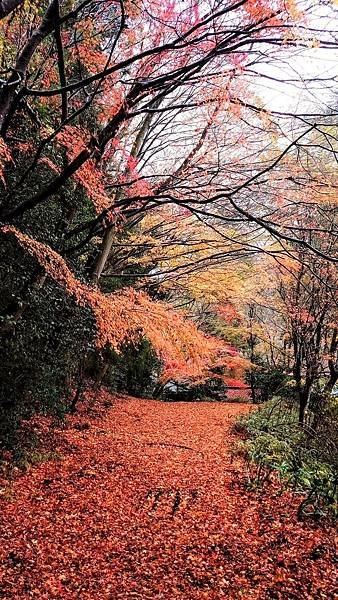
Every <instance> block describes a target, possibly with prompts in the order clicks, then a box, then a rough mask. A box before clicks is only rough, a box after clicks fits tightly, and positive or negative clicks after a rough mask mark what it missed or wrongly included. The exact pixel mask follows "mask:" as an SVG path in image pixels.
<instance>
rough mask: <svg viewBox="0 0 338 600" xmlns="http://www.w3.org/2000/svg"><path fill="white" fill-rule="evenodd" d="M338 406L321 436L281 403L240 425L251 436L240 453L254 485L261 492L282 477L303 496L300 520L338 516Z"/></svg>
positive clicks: (265, 407) (328, 409)
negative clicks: (303, 425)
mask: <svg viewBox="0 0 338 600" xmlns="http://www.w3.org/2000/svg"><path fill="white" fill-rule="evenodd" d="M335 402H337V401H335ZM333 404H334V402H333V401H332V402H331V403H328V405H327V407H326V416H325V414H323V415H322V420H321V428H320V429H319V430H318V431H313V430H312V429H311V428H309V429H306V428H300V427H299V426H298V424H297V411H296V410H295V408H294V407H293V404H290V403H287V402H286V401H284V400H280V399H279V400H273V401H270V402H267V403H266V404H264V405H263V406H262V407H260V408H259V409H258V410H256V411H255V412H253V413H251V414H250V415H248V416H246V417H244V418H242V419H241V420H240V422H239V423H238V425H237V427H239V428H240V429H241V430H242V431H243V430H244V431H245V432H246V434H247V439H245V440H244V441H242V442H241V443H240V451H241V452H242V453H243V454H244V455H245V459H246V465H247V472H248V482H249V485H250V486H260V485H262V484H263V483H264V482H266V481H268V480H269V479H270V478H271V477H272V476H273V475H275V474H277V475H278V476H279V478H280V480H281V482H284V483H285V484H286V485H288V486H291V487H292V488H293V489H295V491H296V492H298V493H300V494H302V495H303V496H304V497H303V500H302V502H301V503H300V506H299V510H298V514H299V517H300V518H301V517H302V516H304V515H311V516H313V517H320V516H323V515H325V514H327V513H330V514H331V515H333V516H335V517H336V516H337V515H338V470H337V460H338V459H337V445H336V440H335V436H336V433H334V430H335V427H337V426H336V425H335V424H334V420H332V411H333V410H336V409H333V406H332V405H333Z"/></svg>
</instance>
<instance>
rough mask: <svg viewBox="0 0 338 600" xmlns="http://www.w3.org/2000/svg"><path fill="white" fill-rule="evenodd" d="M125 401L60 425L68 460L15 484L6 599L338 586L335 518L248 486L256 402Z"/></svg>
mask: <svg viewBox="0 0 338 600" xmlns="http://www.w3.org/2000/svg"><path fill="white" fill-rule="evenodd" d="M111 401H112V398H111V397H110V396H108V395H107V394H102V397H101V399H100V403H99V404H97V405H95V406H94V408H92V409H91V411H90V412H89V413H88V407H82V409H81V412H80V414H79V415H76V416H74V417H70V418H69V419H68V421H67V425H66V426H64V427H63V428H61V429H60V430H58V431H56V432H55V434H53V439H54V442H55V440H56V441H57V443H58V452H59V454H60V455H61V456H62V458H61V460H50V461H48V462H46V463H43V464H40V465H38V466H35V467H33V468H32V469H30V470H29V471H28V472H27V473H26V474H24V475H22V474H20V473H19V472H15V473H14V474H13V481H12V483H11V484H10V485H8V484H6V483H5V482H3V488H2V500H1V535H0V542H1V544H0V555H1V587H0V598H3V599H8V600H9V599H14V598H15V599H20V600H25V599H28V598H36V599H37V598H41V599H46V600H49V599H52V598H53V599H54V598H59V599H62V600H75V599H81V600H87V599H88V600H96V599H99V600H108V599H109V600H115V599H116V600H127V599H140V600H147V599H165V600H172V599H176V598H178V599H182V600H195V599H200V598H208V599H210V600H216V599H223V598H224V599H229V600H232V599H240V598H243V599H251V598H252V599H257V600H263V599H265V598H266V599H285V600H295V599H297V600H298V599H299V600H305V599H311V600H319V599H324V598H325V599H332V600H333V599H334V598H335V594H334V579H335V578H334V554H333V553H334V548H333V541H334V531H333V529H330V528H326V529H325V530H323V529H320V528H319V527H318V526H313V525H312V526H311V525H309V524H304V523H298V522H297V520H296V514H295V513H296V504H295V502H294V500H293V498H292V495H291V494H289V493H283V494H282V495H280V494H279V492H278V489H277V488H274V487H272V488H270V489H269V490H266V491H264V492H260V493H254V492H249V491H248V490H247V489H246V488H245V479H244V477H243V465H242V463H241V461H240V459H238V458H236V459H234V460H233V459H232V456H231V450H232V448H233V447H234V444H235V442H236V435H235V434H234V433H233V431H232V429H231V426H232V423H233V421H234V419H235V418H236V416H237V415H238V414H239V413H240V412H245V411H247V410H249V407H245V406H243V405H236V404H207V403H198V404H192V403H187V404H183V403H177V404H164V403H160V402H155V401H146V400H133V399H117V400H114V402H113V403H112V404H111V405H110V403H111ZM44 426H45V422H44V420H43V419H40V420H39V419H37V421H36V425H35V433H36V434H39V435H42V436H44V437H45V440H44V442H45V445H46V444H48V443H49V444H50V445H51V446H52V445H53V443H54V442H53V439H50V438H49V436H50V434H49V432H48V431H47V429H46V430H45V427H44Z"/></svg>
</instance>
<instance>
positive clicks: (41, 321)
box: [0, 243, 94, 447]
mask: <svg viewBox="0 0 338 600" xmlns="http://www.w3.org/2000/svg"><path fill="white" fill-rule="evenodd" d="M6 258H7V259H8V258H10V259H11V260H10V261H8V263H9V267H8V269H7V270H6V271H5V270H1V271H0V285H1V289H3V290H6V292H4V293H3V294H2V296H1V298H0V314H2V319H1V321H0V324H1V325H8V329H7V330H6V331H5V332H3V335H2V336H1V345H0V381H1V383H0V418H1V424H0V438H1V439H2V442H3V443H4V444H5V445H6V446H7V447H12V446H13V445H15V443H16V439H17V438H16V435H17V429H18V425H19V423H20V421H21V420H22V419H27V418H29V417H30V416H31V415H32V414H34V413H43V414H48V413H51V414H54V415H57V416H58V417H62V416H63V415H64V413H65V412H66V411H67V410H68V408H69V402H70V397H71V395H72V388H73V386H74V382H75V380H76V378H77V375H78V364H79V360H80V357H81V354H82V353H83V352H85V350H86V348H87V346H88V344H89V343H90V340H91V338H92V337H93V332H94V322H93V318H92V315H91V314H90V312H89V311H88V310H86V309H84V308H80V307H79V306H77V305H76V304H75V302H74V301H73V300H71V299H70V298H69V296H68V295H67V294H66V293H65V292H64V291H63V290H62V288H61V287H60V286H58V285H57V284H55V283H54V282H52V281H51V280H49V279H48V278H47V279H46V280H44V281H43V285H41V286H38V285H37V286H36V287H35V288H34V285H33V283H32V282H34V281H36V276H37V275H39V271H38V270H37V267H36V265H34V261H32V260H31V259H29V258H28V256H27V254H24V253H23V252H22V251H21V250H20V249H18V247H17V245H15V244H14V243H13V244H11V243H3V244H2V245H1V250H0V264H2V265H3V264H4V263H5V260H6ZM18 310H19V311H21V310H22V312H21V314H20V318H19V319H17V321H16V320H15V315H16V314H17V311H18ZM9 313H10V314H9Z"/></svg>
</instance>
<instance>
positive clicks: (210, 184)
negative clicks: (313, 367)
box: [0, 0, 337, 406]
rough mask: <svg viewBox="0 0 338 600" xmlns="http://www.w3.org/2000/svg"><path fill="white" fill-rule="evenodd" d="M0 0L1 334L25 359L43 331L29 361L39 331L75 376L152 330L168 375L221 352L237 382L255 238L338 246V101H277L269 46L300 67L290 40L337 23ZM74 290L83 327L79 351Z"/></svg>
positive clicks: (275, 12) (279, 12)
mask: <svg viewBox="0 0 338 600" xmlns="http://www.w3.org/2000/svg"><path fill="white" fill-rule="evenodd" d="M332 10H334V9H332ZM0 17H1V23H2V30H1V45H0V53H1V57H0V60H1V70H2V79H1V89H0V131H1V141H0V179H1V185H2V191H3V194H2V201H1V206H0V220H1V224H2V229H1V231H2V235H3V236H4V240H5V241H4V244H5V247H6V249H7V250H8V253H9V256H10V264H11V276H10V286H9V292H8V294H7V295H5V296H4V298H3V300H2V305H1V313H2V321H1V325H0V331H1V334H2V336H3V338H4V340H5V342H4V343H5V346H4V353H5V354H6V356H7V357H8V355H10V354H11V353H13V356H14V355H16V356H17V355H18V354H19V353H20V352H21V353H22V354H23V355H24V356H26V357H27V359H28V361H29V362H30V364H31V362H32V356H29V355H30V348H29V342H28V338H29V335H28V332H29V331H31V329H30V328H32V330H33V331H34V330H39V331H40V332H41V333H40V337H39V336H37V338H36V344H37V347H38V346H39V344H40V343H41V349H39V351H37V356H39V360H38V361H37V367H36V375H35V378H36V379H37V380H39V379H40V376H39V373H41V372H42V371H41V367H42V366H43V363H44V357H43V351H42V347H43V345H44V344H45V347H47V346H48V347H49V348H52V347H55V348H57V349H58V350H59V351H60V356H58V358H57V351H55V361H58V360H59V361H60V371H62V370H64V371H65V372H66V371H67V374H66V373H65V375H64V379H65V382H66V381H67V382H68V384H69V382H70V381H74V380H76V379H77V378H78V369H79V371H82V367H78V366H77V364H82V362H83V360H84V358H83V356H87V354H88V352H91V351H97V352H98V353H99V354H100V353H101V355H103V354H104V352H106V350H107V347H110V348H111V349H112V350H113V351H115V352H122V350H121V349H122V348H123V346H125V345H126V344H127V345H128V344H134V345H136V346H137V344H139V342H140V340H141V339H142V338H147V339H148V341H149V342H150V343H151V345H152V346H153V349H154V350H155V352H156V353H157V355H158V357H159V358H160V360H161V361H162V364H163V373H162V379H163V380H165V379H168V380H169V379H170V378H176V379H177V380H180V379H182V380H184V379H186V378H191V379H196V378H197V379H199V378H201V377H205V376H207V374H210V373H211V372H212V370H213V369H214V368H218V367H220V360H221V358H220V357H221V356H222V357H223V358H222V360H223V363H224V365H223V366H224V369H223V373H222V374H220V373H219V374H218V375H221V376H222V377H224V378H225V379H226V378H228V381H229V382H231V381H232V383H233V381H234V380H235V381H237V383H238V387H241V386H243V372H244V370H245V369H246V368H248V364H249V363H248V360H247V359H249V360H251V359H252V358H254V356H253V353H252V352H251V355H250V352H249V351H248V348H247V338H248V336H249V333H248V326H247V315H246V312H245V310H246V309H245V306H246V305H247V298H248V293H247V290H246V283H245V282H246V279H247V276H248V274H249V273H250V272H251V271H252V272H253V273H258V274H259V273H260V269H259V266H258V265H259V259H258V258H257V257H259V256H260V255H263V256H265V255H267V256H270V257H272V258H274V259H276V260H279V259H280V257H281V255H285V256H289V257H291V259H294V258H295V255H296V253H297V252H299V249H300V248H301V249H302V250H303V251H304V252H308V253H309V256H312V255H313V256H314V257H316V259H318V260H323V261H327V262H328V263H330V264H332V265H334V264H335V262H336V260H337V259H336V256H335V247H334V245H333V244H331V245H330V244H329V243H328V240H329V239H330V237H331V236H332V232H333V228H332V227H334V226H332V223H331V220H332V215H333V212H334V206H335V202H336V200H335V186H336V176H335V171H334V169H333V157H334V156H335V154H334V153H335V129H334V125H333V124H332V118H333V114H331V112H329V113H328V111H327V109H325V110H322V109H318V111H317V112H315V113H313V112H308V113H307V112H306V111H305V112H303V113H300V112H299V111H295V112H292V111H291V110H290V112H287V111H285V112H284V113H283V112H281V111H276V110H273V109H269V108H266V106H265V105H264V104H265V103H264V100H263V98H261V97H260V96H259V93H258V85H259V83H260V82H261V81H266V82H268V81H269V80H271V76H270V74H269V71H268V70H267V68H268V67H267V65H275V68H276V69H277V72H276V78H275V79H276V81H279V82H280V83H282V84H283V85H288V84H289V83H290V82H289V81H288V79H286V78H285V75H284V74H283V73H282V71H280V70H278V69H279V67H278V65H279V61H280V58H281V57H282V56H283V57H288V56H290V53H292V52H293V51H294V50H295V48H297V51H299V52H301V51H302V49H305V48H310V49H313V50H316V49H318V48H317V47H318V46H320V48H321V50H327V51H330V50H334V49H335V48H336V41H335V34H334V31H333V30H332V31H331V29H328V30H326V29H325V28H321V22H320V21H319V22H318V21H317V20H316V18H315V8H314V7H308V6H306V5H304V6H301V5H298V4H297V5H296V4H293V3H292V2H288V3H285V2H279V0H277V1H276V2H273V3H271V2H263V1H260V2H257V1H256V0H255V1H254V0H239V1H238V2H233V3H229V2H223V1H221V2H219V3H217V5H215V6H214V5H211V4H210V5H209V4H208V3H205V5H204V4H203V3H202V4H201V5H200V3H198V2H195V1H190V0H189V1H187V2H184V3H182V4H181V3H178V4H177V3H172V2H157V1H155V2H154V1H153V0H152V1H151V2H149V1H148V0H143V1H142V2H140V3H138V4H134V3H133V2H129V1H124V0H116V1H104V2H102V1H100V2H97V1H95V0H83V1H82V2H80V1H78V2H68V1H61V0H52V1H50V2H48V1H44V2H36V1H35V0H30V1H28V2H24V3H22V2H11V1H9V0H8V1H6V2H1V4H0ZM313 19H314V20H313ZM272 79H274V77H272ZM299 81H300V80H299ZM291 83H292V82H291ZM296 83H297V82H296ZM313 83H314V85H315V84H316V76H314V77H313ZM320 83H321V85H323V86H324V85H325V86H330V85H331V78H330V77H328V78H325V77H324V78H321V79H320ZM309 85H310V83H309ZM318 148H320V161H319V160H318V153H317V149H318ZM305 163H306V168H304V164H305ZM319 222H320V226H317V223H319ZM18 247H20V257H22V252H23V253H24V254H25V258H24V259H23V260H24V262H25V264H26V265H27V267H26V269H27V270H26V271H25V272H24V269H22V267H21V265H20V260H21V258H20V260H18V259H17V258H15V254H16V253H17V252H18ZM7 250H4V251H3V257H2V260H5V258H7ZM316 259H314V260H316ZM258 276H259V275H258ZM46 286H47V287H48V286H49V287H51V289H52V290H53V291H52V296H51V300H50V302H49V304H48V303H47V304H48V306H47V310H46V309H44V310H43V311H39V306H40V304H41V303H42V302H47V299H46V298H45V297H44V289H45V287H46ZM61 296H62V299H61ZM39 303H40V304H39ZM62 304H63V305H64V306H65V307H67V310H66V312H67V311H68V310H69V311H70V312H71V311H72V310H74V322H72V319H71V318H70V319H69V318H68V319H67V325H68V324H69V326H70V325H71V326H74V328H75V329H76V330H77V331H79V330H80V329H81V324H80V323H82V324H83V330H85V331H86V332H87V334H86V336H87V338H88V339H87V341H86V340H82V338H81V340H82V341H81V343H79V344H78V346H79V348H78V353H77V352H74V353H73V356H72V358H71V357H70V355H69V352H67V349H66V347H67V344H66V341H65V339H63V338H62V332H61V331H62V325H61V324H58V323H57V320H55V318H54V315H55V314H56V313H57V314H58V315H59V316H58V319H60V318H61V316H60V312H62V311H61V310H60V306H61V305H62ZM75 306H76V308H75ZM182 308H183V309H185V313H184V312H182ZM58 311H59V312H58ZM81 311H82V312H81ZM67 314H68V313H67ZM75 314H76V315H77V316H76V318H75ZM81 315H82V316H81ZM81 319H83V321H81ZM37 322H39V325H37V324H36V323H37ZM25 332H26V333H25ZM26 334H27V335H26ZM250 335H251V334H250ZM264 335H265V336H266V333H265V334H264ZM80 337H81V336H80ZM80 337H79V339H80ZM43 339H44V340H45V341H44V343H43V342H42V340H43ZM56 339H58V340H61V342H62V343H61V344H59V345H58V343H57V342H56ZM251 339H252V340H253V335H251ZM335 339H336V338H335V337H334V334H333V336H332V340H331V342H332V344H331V345H332V347H335V343H336V342H335ZM18 340H20V341H18ZM72 343H73V344H74V346H72V347H75V346H76V336H75V337H74V338H73V339H72ZM233 346H237V347H238V350H236V349H234V348H233ZM39 348H40V347H39ZM271 348H272V344H270V349H271ZM244 353H246V355H247V356H246V358H244V356H243V354H244ZM331 355H332V352H331V354H330V356H331ZM6 360H8V358H6ZM9 363H10V361H9V362H8V363H4V365H5V364H6V365H9ZM67 364H69V365H70V364H71V365H72V366H71V368H69V369H68V367H67V368H66V365H67ZM328 364H329V365H330V368H331V372H332V373H333V370H332V369H334V365H333V362H332V359H330V360H329V361H328ZM61 365H62V366H61ZM9 366H10V365H9ZM4 370H5V372H6V377H10V375H9V373H11V372H12V371H11V369H10V368H8V367H7V366H5V367H4ZM27 371H29V369H27ZM16 372H17V371H13V373H16ZM13 377H14V379H15V380H16V381H22V380H21V378H20V377H19V376H18V377H17V376H16V375H15V376H14V375H13ZM25 377H26V376H25ZM23 380H25V378H23ZM61 380H62V376H61V375H60V378H59V384H60V386H61V387H62V384H61ZM27 381H28V379H27ZM6 385H7V384H6ZM20 385H21V384H20ZM5 387H6V386H5ZM31 387H32V384H31V383H27V385H26V386H25V385H23V389H22V390H21V391H20V393H18V394H17V397H21V398H22V402H23V405H24V406H27V405H28V404H29V402H28V401H27V400H26V398H27V397H28V398H30V397H31V396H30V395H31V393H32V391H31V389H30V388H31ZM52 387H53V386H52ZM253 389H254V388H253ZM4 393H5V391H4ZM53 394H56V392H55V390H54V389H53V390H51V395H52V396H53ZM5 405H6V401H5Z"/></svg>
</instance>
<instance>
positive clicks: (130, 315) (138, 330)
mask: <svg viewBox="0 0 338 600" xmlns="http://www.w3.org/2000/svg"><path fill="white" fill-rule="evenodd" d="M1 231H2V232H3V233H5V234H11V235H13V236H15V238H16V240H17V241H18V243H19V244H20V245H21V246H22V247H23V248H24V249H25V250H26V251H27V252H28V253H29V254H30V255H31V256H33V257H34V258H35V259H36V260H37V261H38V262H39V264H40V265H41V266H42V267H43V268H44V269H45V271H46V272H47V274H48V275H49V276H50V277H51V278H52V279H53V280H54V281H56V282H58V283H59V284H60V285H61V286H62V287H63V288H64V289H65V290H66V292H67V293H68V294H69V295H70V296H72V297H73V298H75V300H76V302H77V303H78V304H80V305H82V306H89V307H90V308H91V309H92V311H93V313H94V316H95V321H96V328H97V334H96V346H97V348H104V347H106V346H107V345H108V346H110V347H111V348H113V349H114V350H115V351H116V352H119V351H120V349H121V347H122V345H123V344H124V343H125V342H126V341H129V342H130V341H131V342H134V343H137V342H138V341H139V340H140V339H141V338H142V337H146V338H147V339H148V340H149V342H150V343H151V344H152V346H153V348H154V350H155V352H156V353H157V355H158V357H159V358H160V360H161V362H162V363H163V372H162V377H161V379H162V381H168V380H169V379H176V380H185V379H190V378H194V379H198V378H205V377H206V376H207V375H208V373H209V369H210V368H211V367H213V366H215V365H219V364H226V365H227V366H228V368H229V369H230V370H231V369H234V370H235V371H238V369H240V368H241V363H242V362H243V364H244V363H245V361H244V360H243V359H242V358H241V357H240V356H239V355H238V353H237V351H236V350H235V349H234V348H233V347H231V346H229V345H228V344H226V343H225V342H223V341H221V340H218V339H217V338H215V337H212V336H207V335H206V334H204V333H203V332H202V331H201V330H199V329H198V328H197V327H196V325H195V324H194V323H193V322H192V321H190V320H189V319H187V318H186V317H185V316H184V314H183V313H178V312H177V311H175V310H174V309H173V308H172V307H171V306H170V305H168V304H167V303H165V302H159V301H154V300H152V299H151V298H150V297H149V296H148V295H147V294H146V293H144V292H141V291H137V290H135V289H133V288H125V289H123V290H122V291H120V292H118V293H114V294H103V293H101V292H100V291H99V290H98V289H97V288H93V287H90V286H88V285H86V284H85V283H82V282H81V281H79V280H78V279H77V278H76V277H75V276H74V275H73V273H72V272H71V271H70V269H69V267H68V266H67V264H66V262H65V260H64V259H63V258H62V257H61V256H60V255H59V254H58V253H57V252H55V251H54V250H52V249H51V248H50V247H48V246H46V245H45V244H42V243H41V242H38V241H37V240H35V239H32V238H30V237H29V236H27V235H25V234H23V233H21V232H20V231H18V230H17V229H16V228H15V227H12V226H4V227H2V228H1Z"/></svg>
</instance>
